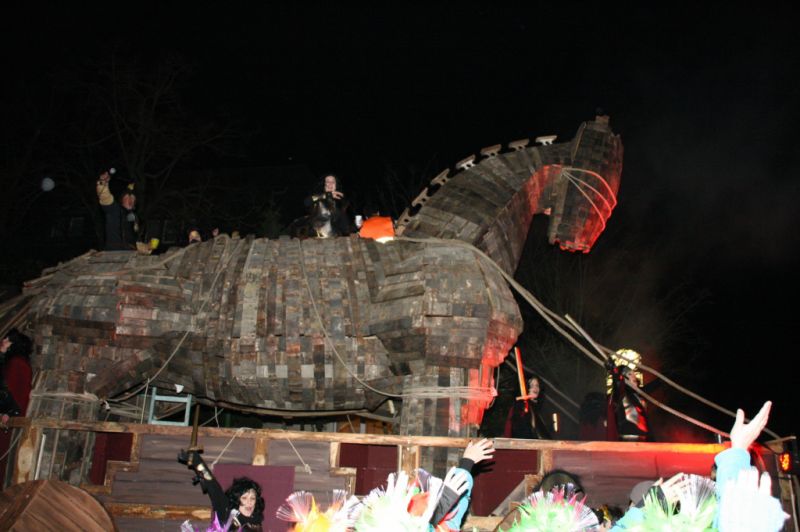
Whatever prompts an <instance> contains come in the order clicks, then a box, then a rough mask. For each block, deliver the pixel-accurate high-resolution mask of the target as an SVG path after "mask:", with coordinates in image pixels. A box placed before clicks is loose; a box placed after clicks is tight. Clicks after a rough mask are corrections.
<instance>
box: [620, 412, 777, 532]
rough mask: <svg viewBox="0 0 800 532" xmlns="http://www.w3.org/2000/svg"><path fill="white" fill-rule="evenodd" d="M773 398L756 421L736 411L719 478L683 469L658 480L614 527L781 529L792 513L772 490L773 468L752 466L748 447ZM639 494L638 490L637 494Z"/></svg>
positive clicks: (731, 531)
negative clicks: (760, 470)
mask: <svg viewBox="0 0 800 532" xmlns="http://www.w3.org/2000/svg"><path fill="white" fill-rule="evenodd" d="M771 407H772V403H771V402H769V401H767V402H766V403H764V406H762V407H761V410H760V411H759V412H758V414H756V416H755V417H753V419H752V420H751V421H750V423H745V422H744V412H743V411H742V410H741V409H739V410H737V412H736V421H735V422H734V424H733V427H732V428H731V432H730V437H731V447H730V448H729V449H726V450H725V451H722V452H721V453H719V454H718V455H717V456H716V457H715V458H714V462H715V463H716V465H717V481H716V483H715V482H714V481H712V480H711V479H708V478H706V477H700V476H698V475H683V474H678V475H676V476H675V477H673V478H672V479H670V480H668V481H666V482H663V483H662V482H661V481H660V480H659V481H658V482H656V483H655V484H654V485H653V486H651V488H649V489H648V490H646V493H645V495H644V497H643V499H642V501H640V502H638V503H637V504H636V505H635V506H634V507H632V508H630V509H629V510H628V511H627V512H626V513H625V515H624V516H623V517H622V518H621V519H620V520H619V521H618V522H617V523H616V524H615V526H614V528H612V529H611V530H612V531H613V532H622V531H627V530H637V531H638V530H681V531H684V530H685V531H698V532H701V531H703V532H704V531H707V530H719V531H720V532H738V531H744V530H746V531H748V532H777V531H778V530H781V528H782V527H783V523H784V521H785V520H786V519H787V518H788V517H789V516H788V515H787V514H785V513H784V512H783V509H782V507H781V503H780V501H779V500H778V499H776V498H775V497H772V494H771V491H770V490H771V480H770V478H769V475H768V474H767V473H764V474H763V475H760V479H759V473H758V471H757V470H756V469H755V468H753V467H750V453H749V452H748V449H749V448H750V446H751V445H752V444H753V443H754V442H755V441H756V439H757V438H758V436H759V434H761V431H762V430H763V429H764V427H765V426H766V424H767V419H768V418H769V410H770V408H771ZM633 496H634V495H632V497H633Z"/></svg>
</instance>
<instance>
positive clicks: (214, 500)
mask: <svg viewBox="0 0 800 532" xmlns="http://www.w3.org/2000/svg"><path fill="white" fill-rule="evenodd" d="M178 461H179V462H180V463H182V464H186V465H187V466H188V467H189V469H191V470H192V471H194V472H195V474H196V476H195V479H194V483H195V484H198V483H199V484H200V487H201V488H202V489H203V493H207V494H208V498H209V499H211V507H212V509H213V511H214V514H213V517H214V522H213V525H212V528H210V529H209V530H215V531H216V530H219V531H227V530H262V522H263V521H264V498H263V497H262V496H261V486H259V485H258V482H256V481H254V480H251V479H249V478H247V477H240V478H236V479H234V480H233V483H232V484H231V486H230V487H229V488H228V489H227V490H226V491H224V492H223V491H222V487H221V486H220V485H219V482H218V481H217V479H216V478H215V477H214V475H213V474H212V473H211V470H210V469H209V468H208V466H207V465H206V463H205V462H204V461H203V458H202V457H201V456H200V453H199V452H197V451H183V450H182V451H181V452H180V454H178Z"/></svg>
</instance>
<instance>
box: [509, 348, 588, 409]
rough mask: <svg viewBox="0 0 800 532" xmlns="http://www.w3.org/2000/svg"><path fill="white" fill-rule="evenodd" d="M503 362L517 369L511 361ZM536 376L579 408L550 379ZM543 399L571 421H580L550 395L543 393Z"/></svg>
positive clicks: (548, 387) (576, 406)
mask: <svg viewBox="0 0 800 532" xmlns="http://www.w3.org/2000/svg"><path fill="white" fill-rule="evenodd" d="M503 363H504V364H506V365H507V366H508V367H510V368H513V369H514V371H517V367H516V366H514V364H513V363H511V361H509V360H508V359H506V360H504V361H503ZM497 367H498V368H499V367H500V366H497ZM522 367H523V368H524V369H525V370H526V371H528V372H529V373H533V372H532V371H531V370H529V369H528V368H527V367H525V365H524V364H523V365H522ZM536 378H537V379H539V380H541V381H542V382H543V383H545V384H547V389H548V390H550V389H552V391H554V392H556V393H557V394H558V395H560V396H561V397H563V398H564V399H565V400H566V401H567V402H568V403H570V405H573V406H574V407H575V408H579V407H578V403H576V402H575V401H573V400H572V399H571V398H570V397H568V396H567V395H566V394H564V392H562V391H561V390H559V389H558V388H556V387H555V386H553V385H552V384H551V383H550V381H548V380H546V379H544V378H542V377H541V376H540V375H537V376H536ZM543 400H547V401H549V402H550V403H552V404H553V406H555V407H556V408H558V409H559V410H560V411H561V413H562V414H564V415H565V416H567V417H568V418H570V419H571V420H572V421H573V422H575V423H576V424H577V423H580V422H579V421H578V418H576V417H575V416H573V415H572V414H571V413H570V412H569V411H567V409H566V408H565V407H564V406H563V405H562V404H561V403H557V402H556V401H554V400H553V399H551V398H550V397H548V396H547V395H544V396H543Z"/></svg>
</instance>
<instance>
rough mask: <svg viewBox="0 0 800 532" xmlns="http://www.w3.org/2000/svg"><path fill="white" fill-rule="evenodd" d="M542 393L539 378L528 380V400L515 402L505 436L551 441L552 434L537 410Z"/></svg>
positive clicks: (509, 414) (509, 415)
mask: <svg viewBox="0 0 800 532" xmlns="http://www.w3.org/2000/svg"><path fill="white" fill-rule="evenodd" d="M541 392H542V388H541V384H540V383H539V378H538V377H531V378H530V379H529V380H528V399H525V400H521V401H514V404H513V406H512V407H511V410H510V411H509V412H508V419H507V420H506V428H505V432H504V436H505V437H508V438H524V439H529V440H549V439H550V438H551V436H550V432H549V431H548V430H547V427H546V426H545V424H544V421H543V420H542V418H541V416H540V415H539V413H538V412H537V411H536V410H537V406H538V403H537V399H538V398H539V395H540V394H541Z"/></svg>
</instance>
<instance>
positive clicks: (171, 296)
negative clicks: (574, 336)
mask: <svg viewBox="0 0 800 532" xmlns="http://www.w3.org/2000/svg"><path fill="white" fill-rule="evenodd" d="M550 140H551V139H545V140H544V142H541V143H539V144H538V145H529V143H528V141H527V140H523V141H517V142H513V143H511V144H510V145H509V146H508V148H507V149H506V150H503V149H502V147H501V146H499V145H498V146H493V147H490V148H485V149H484V150H482V151H481V153H480V155H479V156H472V157H469V158H467V159H465V160H463V161H461V162H459V163H458V164H457V165H456V169H455V173H454V174H453V175H452V176H449V175H448V174H449V172H447V171H445V172H443V173H442V174H440V175H439V176H438V177H436V178H435V179H434V180H433V181H432V183H431V185H430V186H429V187H428V188H427V189H426V190H425V191H424V192H423V193H422V195H421V196H420V197H418V198H417V199H416V200H415V202H414V205H413V206H412V208H411V210H410V211H407V212H406V213H404V214H403V216H402V217H401V219H400V220H398V228H397V229H398V234H399V235H400V236H399V238H398V239H396V240H394V241H391V242H388V243H384V244H381V243H378V242H375V241H372V240H364V239H359V238H358V237H357V236H350V237H341V238H331V239H319V240H314V239H312V240H297V239H290V238H280V239H277V240H268V239H265V238H253V237H247V238H244V239H230V238H227V237H218V238H216V239H214V240H211V241H207V242H204V243H202V244H195V245H192V246H189V247H188V248H184V249H180V250H176V251H172V252H170V253H168V254H166V255H162V256H153V257H146V256H140V255H136V254H135V253H133V252H91V253H89V254H86V255H84V256H82V257H79V258H77V259H74V260H73V261H71V262H69V263H66V264H64V265H61V266H59V267H57V268H55V269H53V270H52V271H49V272H45V275H44V276H43V277H42V278H40V279H38V280H36V281H34V282H33V283H31V284H30V285H29V286H28V289H27V291H26V293H25V294H24V296H25V297H28V298H32V299H30V300H29V301H30V304H29V307H28V308H29V310H28V313H27V324H26V329H27V330H28V331H29V332H32V334H33V337H34V341H35V344H36V350H35V353H34V356H33V364H34V366H35V368H36V369H37V370H38V371H39V377H38V379H37V381H36V389H35V391H34V401H33V405H32V407H31V409H30V411H29V415H33V416H37V415H40V416H41V415H53V407H52V406H50V407H45V399H48V398H49V399H50V402H49V403H47V404H49V405H52V404H53V398H55V399H56V404H57V402H58V399H59V398H64V400H66V399H68V398H72V399H73V400H76V398H83V399H86V398H87V397H88V398H89V405H88V407H86V408H88V411H89V412H90V414H88V415H93V414H91V412H98V411H99V410H100V405H101V403H102V401H104V400H108V401H112V402H113V400H114V399H115V398H120V397H125V396H126V394H129V393H130V392H131V391H132V390H137V388H139V387H143V383H145V382H148V384H149V385H150V386H151V387H152V386H157V387H169V388H172V387H173V385H174V384H180V385H183V386H184V389H185V391H186V392H189V393H192V394H194V395H195V396H196V398H197V399H198V400H200V401H201V402H204V403H207V404H214V405H221V406H225V407H230V408H239V409H242V410H249V411H256V412H264V413H272V414H281V413H283V414H292V413H296V414H299V413H301V412H302V413H306V414H307V413H309V412H313V413H319V414H320V415H330V414H334V413H336V412H342V411H348V412H353V411H360V410H361V411H363V410H365V409H369V410H373V411H375V410H376V409H380V410H381V411H382V412H384V413H392V414H395V413H397V412H399V418H400V424H399V430H400V432H401V433H402V434H414V435H451V436H456V435H460V436H468V435H473V434H474V433H475V430H476V428H477V426H478V424H479V423H480V421H481V417H482V415H483V411H484V409H485V407H486V405H487V404H488V402H489V401H490V399H491V388H492V385H493V373H494V372H493V369H494V368H495V367H496V366H497V365H498V364H500V363H501V361H502V360H503V358H504V357H505V356H506V353H508V351H509V349H510V348H511V346H512V345H513V344H514V342H515V341H516V339H517V336H518V335H519V334H520V332H521V330H522V320H521V317H520V312H519V309H518V307H517V304H516V303H515V300H514V298H513V297H512V294H511V292H510V290H509V288H508V287H507V285H506V283H505V281H504V279H503V277H502V276H501V274H500V272H499V271H498V269H497V267H496V265H499V267H500V268H502V270H504V271H505V272H507V273H510V274H513V272H514V270H515V269H516V268H517V263H518V261H519V257H520V254H521V252H522V249H523V245H524V243H525V239H526V236H527V233H528V228H529V225H530V222H531V218H532V217H533V216H534V214H537V213H544V214H547V215H548V216H549V217H550V225H549V230H548V237H549V240H550V242H551V243H558V244H559V245H560V246H561V248H563V249H565V250H570V251H580V252H588V251H589V249H590V248H591V247H592V245H593V244H594V242H595V240H596V239H597V237H598V236H599V234H600V233H601V232H602V230H603V229H604V227H605V223H606V220H607V219H608V217H609V216H610V214H611V211H612V209H613V208H614V206H615V203H616V201H615V197H616V193H617V189H618V187H619V181H620V173H621V170H622V143H621V141H620V139H619V137H618V136H616V135H614V134H613V133H612V131H611V129H610V127H609V124H608V119H607V118H606V117H598V118H597V119H595V120H594V121H591V122H587V123H584V124H583V125H581V126H580V128H579V130H578V132H577V134H576V136H575V138H573V139H572V140H571V141H569V142H565V143H557V144H550V143H548V141H550ZM404 238H408V240H404ZM428 238H435V239H436V241H429V242H424V241H423V240H424V239H428ZM443 240H448V241H449V243H448V242H444V241H443ZM464 243H466V244H470V245H472V246H474V247H475V248H478V249H480V250H482V251H483V252H484V253H485V254H486V255H488V256H489V257H490V258H491V261H488V260H486V259H485V258H481V257H480V256H479V254H477V253H476V252H475V251H474V250H473V249H470V248H469V246H465V245H464ZM493 263H495V264H493ZM95 398H96V401H95V400H94V399H95ZM37 405H38V406H37ZM86 408H85V409H84V412H86V411H87V410H86ZM63 412H64V407H63V404H62V407H61V414H62V415H63ZM387 415H388V414H387ZM439 458H441V457H439ZM439 458H437V461H438V460H439Z"/></svg>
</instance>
